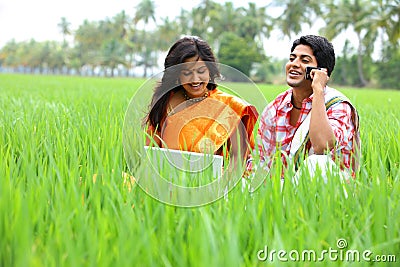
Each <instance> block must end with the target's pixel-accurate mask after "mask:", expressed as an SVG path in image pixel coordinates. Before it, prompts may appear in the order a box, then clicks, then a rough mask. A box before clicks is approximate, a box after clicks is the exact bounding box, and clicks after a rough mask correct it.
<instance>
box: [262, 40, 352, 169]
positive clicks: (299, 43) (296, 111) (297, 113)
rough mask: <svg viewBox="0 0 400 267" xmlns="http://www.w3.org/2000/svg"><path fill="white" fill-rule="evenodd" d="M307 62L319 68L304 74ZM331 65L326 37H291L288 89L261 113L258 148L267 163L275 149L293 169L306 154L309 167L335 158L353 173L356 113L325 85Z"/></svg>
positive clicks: (263, 160) (333, 65)
mask: <svg viewBox="0 0 400 267" xmlns="http://www.w3.org/2000/svg"><path fill="white" fill-rule="evenodd" d="M306 67H318V68H319V69H317V68H315V69H312V70H311V71H310V73H309V79H306ZM334 67H335V52H334V49H333V46H332V44H331V43H330V42H329V41H328V40H327V39H326V38H324V37H321V36H315V35H306V36H302V37H300V38H299V39H297V40H295V41H294V42H293V46H292V48H291V53H290V57H289V61H288V62H287V64H286V82H287V84H288V85H289V86H290V88H289V89H288V90H286V91H285V92H283V93H281V94H280V95H278V96H277V97H276V98H275V100H273V101H272V102H271V103H269V104H268V106H267V107H266V108H265V110H264V111H263V113H262V115H261V120H260V126H259V130H258V138H259V150H260V157H261V162H262V163H265V164H266V165H267V167H270V166H271V164H272V163H273V160H272V158H273V157H274V155H276V152H278V154H281V159H282V161H283V164H284V165H285V166H286V167H288V166H294V167H295V169H296V170H297V168H298V167H299V164H300V163H301V162H302V160H303V159H304V158H305V157H306V161H309V164H310V166H312V167H311V169H310V170H311V171H315V168H316V165H315V163H316V162H320V163H321V162H322V164H319V165H320V167H322V168H324V164H328V163H329V162H333V161H336V162H339V165H340V168H341V169H342V170H345V171H348V173H349V174H351V175H354V174H355V172H356V169H357V167H358V162H357V161H358V152H359V151H360V142H359V130H358V115H357V112H356V110H355V108H354V106H353V105H352V104H351V103H350V101H349V100H348V99H347V98H346V97H345V96H344V95H343V94H342V93H340V92H338V91H337V90H335V89H333V88H330V87H328V86H327V83H328V81H329V77H330V76H331V74H332V71H333V69H334ZM277 150H278V151H277ZM279 152H280V153H279ZM311 155H313V156H311ZM324 155H329V157H327V156H324ZM307 156H308V157H307Z"/></svg>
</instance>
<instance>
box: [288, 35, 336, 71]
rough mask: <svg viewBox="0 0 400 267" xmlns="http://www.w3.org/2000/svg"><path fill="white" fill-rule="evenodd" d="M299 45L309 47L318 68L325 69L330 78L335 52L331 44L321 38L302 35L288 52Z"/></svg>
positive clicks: (333, 66)
mask: <svg viewBox="0 0 400 267" xmlns="http://www.w3.org/2000/svg"><path fill="white" fill-rule="evenodd" d="M300 44H302V45H307V46H309V47H311V49H312V51H313V53H314V56H315V58H316V59H317V64H318V67H320V68H326V69H327V70H328V76H331V73H332V72H333V69H334V68H335V50H334V49H333V45H332V43H331V42H329V41H328V39H326V38H325V37H322V36H318V35H304V36H301V37H300V38H299V39H297V40H295V41H294V42H293V45H292V49H291V50H290V51H291V52H293V50H294V49H295V48H296V46H298V45H300Z"/></svg>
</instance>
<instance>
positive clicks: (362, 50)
mask: <svg viewBox="0 0 400 267" xmlns="http://www.w3.org/2000/svg"><path fill="white" fill-rule="evenodd" d="M337 2H338V3H331V4H329V5H328V12H327V13H326V15H325V21H326V23H327V25H326V27H324V28H323V29H322V31H323V32H324V35H325V36H326V37H327V38H328V39H333V38H335V37H336V36H338V35H339V34H340V33H343V32H345V31H346V30H348V29H352V30H353V31H354V32H355V34H356V36H357V42H358V48H357V69H358V75H359V79H360V86H362V87H363V86H365V85H366V84H367V81H366V79H365V77H364V71H363V57H364V56H365V55H369V54H368V53H371V47H372V44H373V43H374V42H375V40H376V38H377V30H376V29H377V28H376V25H375V24H374V23H373V21H374V13H375V8H376V7H375V6H374V5H373V4H372V2H369V1H367V2H366V1H362V3H361V1H360V0H353V1H352V0H340V1H337ZM368 48H369V49H368Z"/></svg>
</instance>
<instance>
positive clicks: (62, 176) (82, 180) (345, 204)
mask: <svg viewBox="0 0 400 267" xmlns="http://www.w3.org/2000/svg"><path fill="white" fill-rule="evenodd" d="M144 82H145V80H143V79H105V78H82V77H57V76H31V75H6V74H1V75H0V157H1V160H0V179H1V180H0V266H5V267H8V266H74V267H75V266H207V267H211V266H399V264H400V166H399V165H400V131H399V129H400V119H399V118H400V91H392V90H373V89H359V88H358V89H355V88H337V89H339V90H341V91H342V92H344V93H345V94H346V95H347V96H348V97H349V98H350V99H351V100H352V102H353V103H354V104H355V106H356V107H357V108H358V111H359V114H360V121H361V139H362V165H361V169H360V172H359V174H358V175H357V177H356V179H355V180H354V181H352V182H351V183H350V184H348V185H346V190H347V192H348V197H347V198H346V197H345V196H344V194H343V188H342V186H341V185H340V184H339V183H338V181H337V180H336V179H333V178H332V179H330V181H329V182H328V184H324V183H323V182H320V181H317V180H312V181H311V180H309V179H307V177H304V179H302V180H301V182H300V184H299V186H297V187H294V186H292V185H291V184H290V183H288V185H287V186H285V187H284V188H283V190H282V192H281V190H280V187H279V183H278V182H277V181H279V176H278V175H276V177H273V178H271V179H270V178H268V179H267V180H265V182H264V183H263V184H262V185H261V186H260V187H259V188H258V190H257V191H256V192H254V193H249V192H247V191H243V190H242V189H241V187H240V186H238V187H235V188H234V189H233V190H232V191H231V192H229V194H228V196H227V198H225V199H224V198H223V199H221V200H218V201H216V202H214V203H211V204H209V205H205V206H202V207H197V208H181V207H175V206H171V205H165V204H163V203H160V202H159V201H157V200H156V199H153V198H152V197H150V196H148V195H147V194H146V193H145V192H144V191H143V190H142V189H141V188H140V187H139V186H137V184H136V181H135V179H134V178H133V177H132V176H131V175H130V173H129V169H128V166H127V164H126V161H125V158H124V153H123V144H122V129H123V124H124V118H125V112H126V110H127V108H128V105H129V102H130V99H131V98H132V96H133V95H134V93H135V91H136V90H137V89H138V88H139V87H140V86H141V85H142V84H143V83H144ZM243 86H244V87H245V86H247V85H246V84H243ZM258 87H259V89H260V90H261V92H262V93H263V94H264V96H265V98H266V99H267V100H271V99H273V97H275V96H276V95H277V94H278V93H279V92H281V91H283V90H284V89H285V86H271V85H265V84H259V85H258ZM260 112H261V111H260ZM136 127H140V125H136Z"/></svg>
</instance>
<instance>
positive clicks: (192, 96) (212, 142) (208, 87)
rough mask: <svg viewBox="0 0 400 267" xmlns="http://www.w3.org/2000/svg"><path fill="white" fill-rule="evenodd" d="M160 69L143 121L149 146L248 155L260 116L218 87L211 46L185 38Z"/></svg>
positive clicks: (253, 108)
mask: <svg viewBox="0 0 400 267" xmlns="http://www.w3.org/2000/svg"><path fill="white" fill-rule="evenodd" d="M164 67H165V70H164V73H163V77H162V79H161V82H160V83H159V84H158V86H157V87H156V88H155V92H154V95H153V98H152V102H151V106H150V111H149V113H148V114H147V116H146V118H145V123H146V127H147V133H148V134H149V138H148V140H147V145H152V144H153V145H154V144H156V145H158V146H160V147H167V148H169V149H179V150H186V151H192V152H201V153H212V154H219V155H223V154H224V153H226V152H230V153H231V152H232V150H235V151H236V152H239V153H240V154H241V155H244V156H247V153H248V151H249V149H250V148H251V149H252V148H254V137H253V134H252V132H253V129H254V125H255V123H256V121H257V117H258V113H257V111H256V109H255V107H254V106H252V105H249V104H248V103H246V102H245V101H243V100H242V99H240V98H238V97H236V96H233V95H230V94H227V93H224V92H222V91H220V90H218V89H217V84H216V82H215V79H216V78H219V77H220V72H219V70H218V67H217V63H216V59H215V57H214V54H213V52H212V50H211V48H210V46H209V45H208V44H207V43H206V42H205V41H203V40H201V39H200V38H198V37H191V36H190V37H183V38H181V39H179V40H178V41H177V42H175V44H173V45H172V47H171V48H170V50H169V52H168V55H167V57H166V59H165V63H164ZM238 137H239V138H238ZM237 140H238V141H237ZM225 148H226V149H225ZM239 150H240V151H239Z"/></svg>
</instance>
